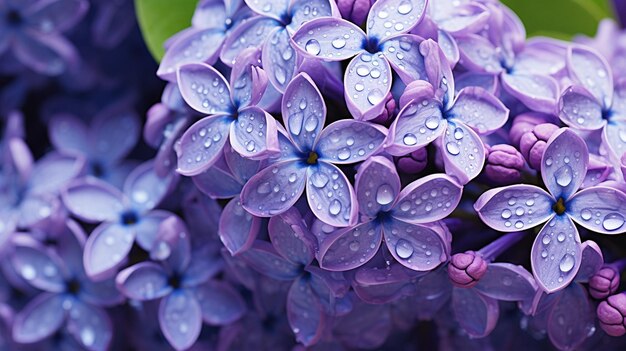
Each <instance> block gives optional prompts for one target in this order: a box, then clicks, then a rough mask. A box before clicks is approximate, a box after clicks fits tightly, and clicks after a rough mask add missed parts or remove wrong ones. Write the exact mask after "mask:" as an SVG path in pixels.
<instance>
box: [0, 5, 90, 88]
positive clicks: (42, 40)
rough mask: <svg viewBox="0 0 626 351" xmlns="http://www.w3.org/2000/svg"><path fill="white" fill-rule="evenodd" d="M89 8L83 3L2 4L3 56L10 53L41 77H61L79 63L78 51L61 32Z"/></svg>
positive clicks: (80, 17)
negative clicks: (60, 75)
mask: <svg viewBox="0 0 626 351" xmlns="http://www.w3.org/2000/svg"><path fill="white" fill-rule="evenodd" d="M88 6H89V4H88V3H87V1H84V0H54V1H47V2H45V3H44V2H34V1H19V0H6V1H3V2H2V4H0V33H2V35H1V36H0V54H2V53H5V52H7V51H9V52H10V53H12V54H13V56H14V57H15V58H17V59H18V60H19V62H21V63H22V64H23V65H25V66H27V67H29V68H30V69H32V70H34V71H36V72H38V73H40V74H44V75H51V76H52V75H59V74H61V73H62V72H63V71H65V70H66V69H67V67H68V66H69V65H71V64H73V63H74V62H75V61H76V60H78V57H77V54H76V51H75V48H74V47H73V46H72V44H71V43H69V42H68V41H67V40H66V39H65V38H64V37H63V36H62V35H61V33H63V32H64V31H66V30H68V29H70V28H72V27H73V26H74V25H76V23H78V22H79V21H80V20H81V19H82V17H83V15H84V14H85V12H86V11H87V8H88Z"/></svg>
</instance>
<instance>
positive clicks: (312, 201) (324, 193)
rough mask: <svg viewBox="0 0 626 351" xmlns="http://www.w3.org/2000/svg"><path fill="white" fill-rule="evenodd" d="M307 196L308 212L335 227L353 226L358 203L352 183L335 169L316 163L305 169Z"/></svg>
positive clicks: (328, 165)
mask: <svg viewBox="0 0 626 351" xmlns="http://www.w3.org/2000/svg"><path fill="white" fill-rule="evenodd" d="M306 196H307V200H308V203H309V207H310V208H311V211H312V212H313V214H314V215H315V217H317V218H318V219H320V220H321V221H322V222H324V223H326V224H330V225H332V226H335V227H347V226H351V225H354V224H355V223H356V222H357V219H358V203H357V202H356V195H355V193H354V189H353V188H352V184H350V181H348V178H347V177H346V176H345V175H344V174H343V172H342V171H341V170H340V169H339V168H337V166H335V165H333V164H330V163H326V162H319V163H318V164H317V165H311V166H309V167H307V182H306Z"/></svg>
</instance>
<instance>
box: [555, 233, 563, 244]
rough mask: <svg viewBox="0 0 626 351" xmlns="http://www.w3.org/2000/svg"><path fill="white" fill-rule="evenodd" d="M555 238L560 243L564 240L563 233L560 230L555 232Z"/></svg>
mask: <svg viewBox="0 0 626 351" xmlns="http://www.w3.org/2000/svg"><path fill="white" fill-rule="evenodd" d="M556 240H557V241H558V242H560V243H562V242H564V241H565V233H563V232H561V233H559V234H557V236H556Z"/></svg>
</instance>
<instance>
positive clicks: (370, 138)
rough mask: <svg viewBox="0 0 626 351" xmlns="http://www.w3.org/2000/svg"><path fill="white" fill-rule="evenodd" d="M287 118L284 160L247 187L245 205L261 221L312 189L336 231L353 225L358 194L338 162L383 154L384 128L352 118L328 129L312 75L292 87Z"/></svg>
mask: <svg viewBox="0 0 626 351" xmlns="http://www.w3.org/2000/svg"><path fill="white" fill-rule="evenodd" d="M282 115H283V119H284V121H285V126H286V127H287V131H282V130H281V131H280V133H279V136H278V141H279V143H280V151H281V156H280V157H279V158H278V160H277V161H276V162H275V163H273V164H271V165H269V166H268V167H267V168H265V169H263V170H262V171H260V172H259V173H257V174H256V175H255V176H253V177H252V178H250V180H249V181H248V182H247V183H246V185H245V186H244V187H243V190H242V192H241V201H242V204H243V207H244V208H245V209H246V210H247V211H248V212H250V213H251V214H253V215H255V216H259V217H270V216H273V215H276V214H280V213H283V212H285V211H286V210H288V209H289V208H290V207H291V206H293V204H294V203H295V202H296V201H297V200H298V199H299V198H300V195H301V194H302V193H303V192H304V189H305V187H306V194H307V200H308V203H309V206H310V208H311V210H312V211H313V214H314V215H315V216H316V217H317V218H319V219H320V220H322V221H324V222H325V223H328V224H330V225H333V226H336V227H345V226H349V225H353V224H354V223H356V221H357V213H358V207H357V204H356V199H355V195H354V190H353V188H352V185H351V184H350V182H349V181H348V179H347V178H346V176H345V175H344V174H343V172H342V171H341V170H340V169H339V168H338V167H337V166H335V164H340V165H341V164H350V163H355V162H360V161H363V160H365V159H367V158H368V157H369V156H370V155H372V154H375V153H376V152H378V150H379V149H380V146H381V145H382V143H383V140H384V138H385V133H384V131H383V130H384V128H383V127H380V126H377V125H374V124H370V123H368V122H361V121H355V120H352V119H350V120H340V121H337V122H334V123H332V124H330V125H329V126H327V127H326V128H324V123H325V122H326V104H325V103H324V99H323V98H322V95H321V94H320V92H319V90H318V89H317V87H316V86H315V84H314V83H313V81H312V80H311V78H310V77H309V76H308V75H307V74H306V73H301V74H299V75H298V76H296V77H295V78H294V79H293V80H292V81H291V83H290V84H289V86H288V87H287V90H286V91H285V95H284V96H283V103H282ZM281 129H282V128H281Z"/></svg>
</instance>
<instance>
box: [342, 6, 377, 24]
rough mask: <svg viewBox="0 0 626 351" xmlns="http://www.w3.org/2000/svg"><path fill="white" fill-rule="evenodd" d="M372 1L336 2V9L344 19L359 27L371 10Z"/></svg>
mask: <svg viewBox="0 0 626 351" xmlns="http://www.w3.org/2000/svg"><path fill="white" fill-rule="evenodd" d="M373 2H374V1H372V0H337V8H338V9H339V12H340V13H341V17H343V18H344V19H346V20H348V21H350V22H352V23H354V24H356V25H357V26H361V25H362V24H363V22H365V19H366V18H367V15H368V14H369V12H370V9H371V8H372V3H373Z"/></svg>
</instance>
